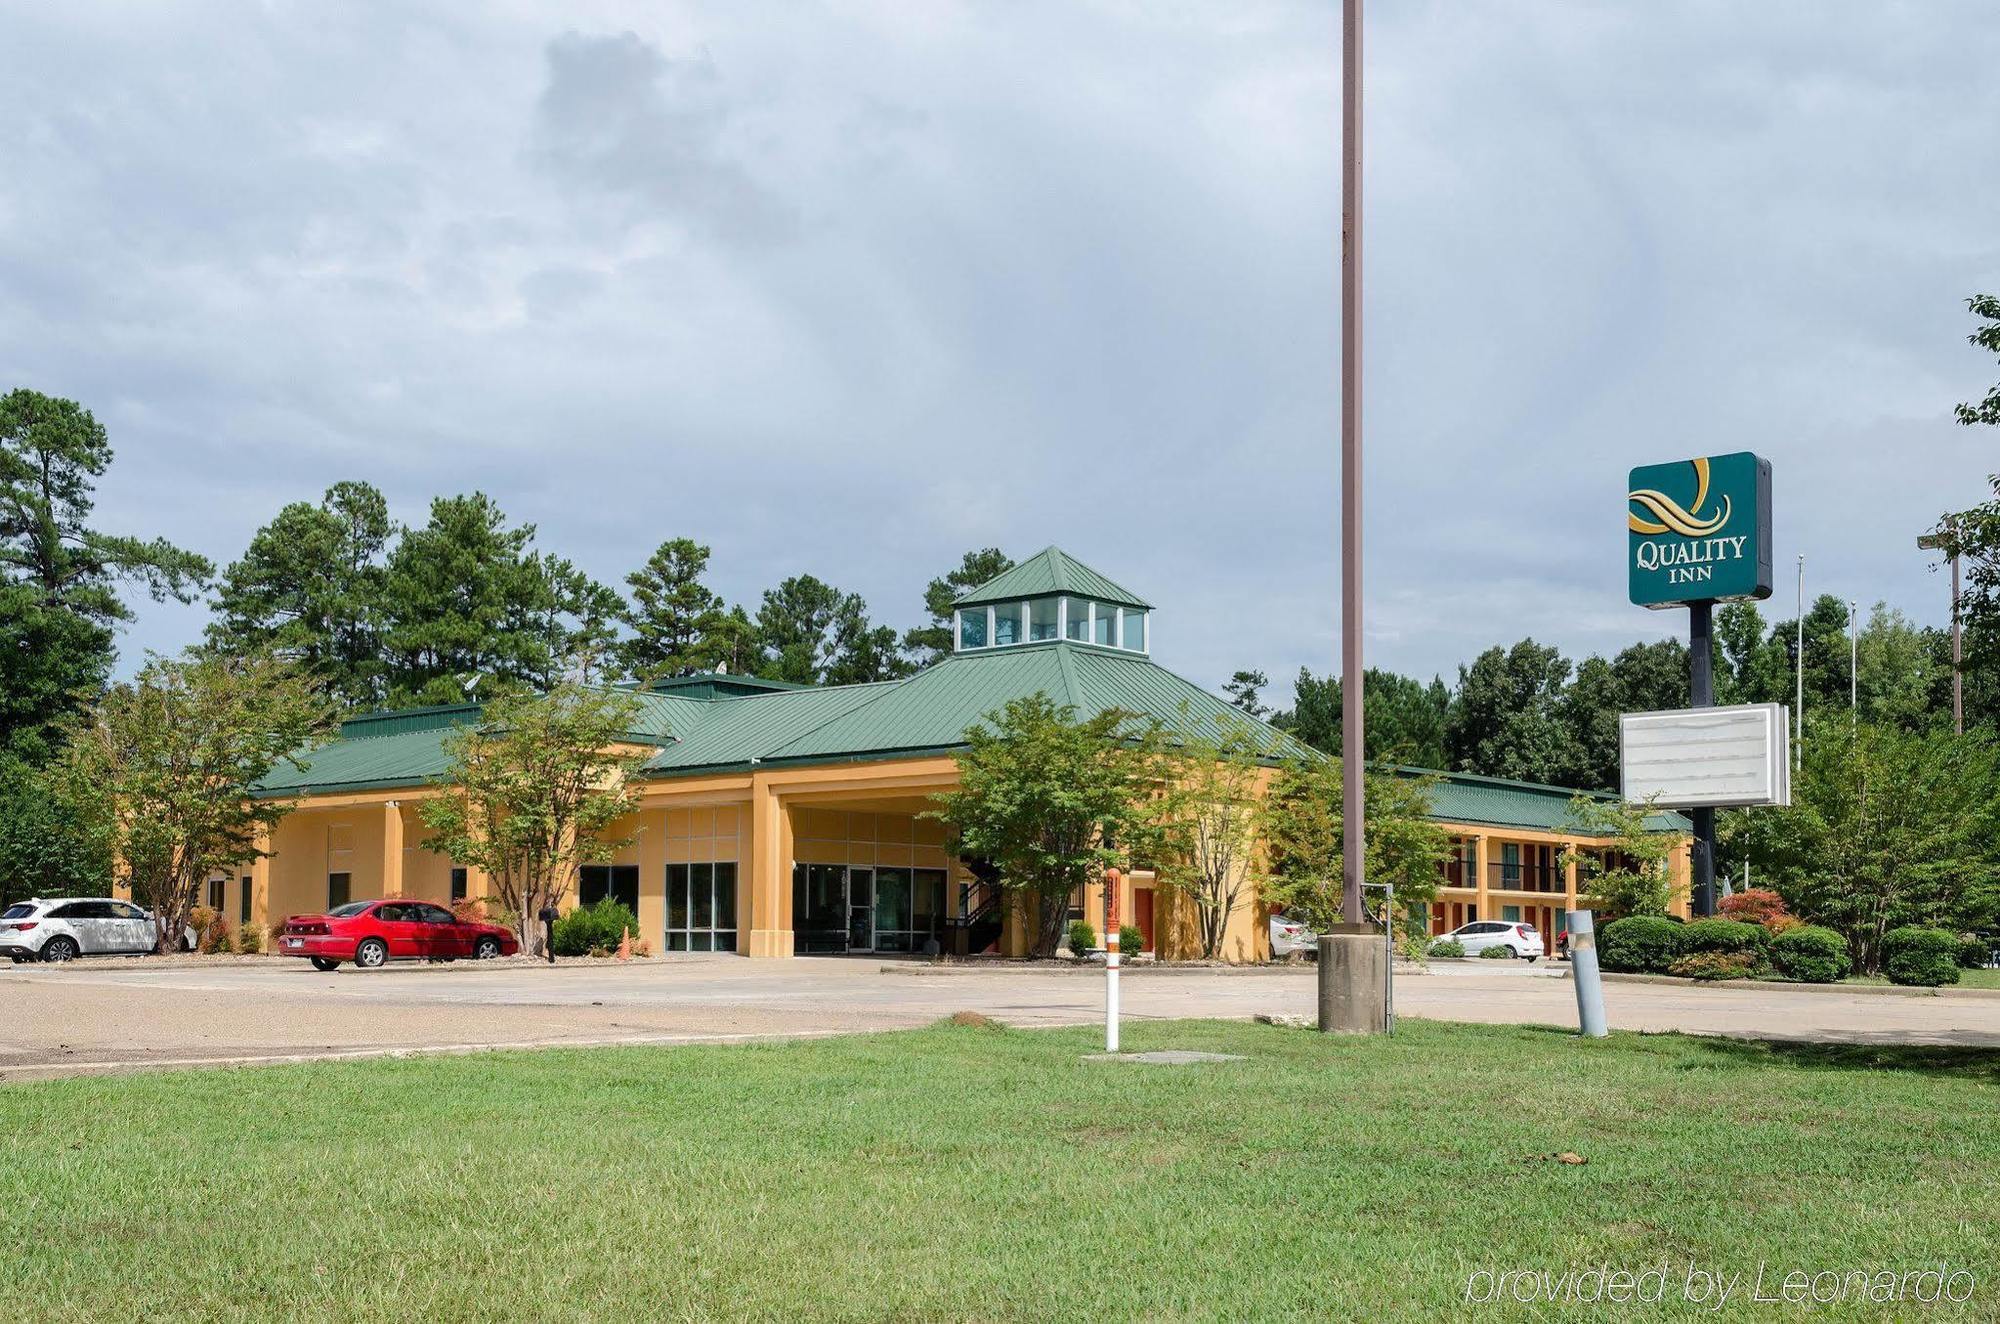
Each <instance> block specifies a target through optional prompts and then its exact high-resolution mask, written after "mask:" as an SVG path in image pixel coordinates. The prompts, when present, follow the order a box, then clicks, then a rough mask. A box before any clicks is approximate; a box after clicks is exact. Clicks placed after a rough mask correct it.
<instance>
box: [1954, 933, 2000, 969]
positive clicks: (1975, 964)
mask: <svg viewBox="0 0 2000 1324" xmlns="http://www.w3.org/2000/svg"><path fill="white" fill-rule="evenodd" d="M1992 959H1993V943H1992V942H1991V940H1989V939H1986V938H1982V937H1979V936H1978V935H1977V934H1970V933H1969V934H1967V935H1966V936H1965V937H1963V938H1960V939H1959V940H1958V964H1959V967H1960V968H1961V969H1965V970H1984V969H1985V968H1986V963H1987V962H1988V961H1990V960H1992Z"/></svg>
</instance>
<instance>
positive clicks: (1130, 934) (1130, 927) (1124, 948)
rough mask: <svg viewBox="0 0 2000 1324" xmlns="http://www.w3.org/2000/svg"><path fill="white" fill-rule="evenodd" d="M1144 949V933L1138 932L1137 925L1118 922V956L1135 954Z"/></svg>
mask: <svg viewBox="0 0 2000 1324" xmlns="http://www.w3.org/2000/svg"><path fill="white" fill-rule="evenodd" d="M1144 950H1146V935H1145V934H1143V933H1141V932H1139V926H1138V925H1137V924H1120V925H1119V926H1118V954H1119V955H1120V956H1137V955H1138V954H1139V953H1140V952H1142V951H1144Z"/></svg>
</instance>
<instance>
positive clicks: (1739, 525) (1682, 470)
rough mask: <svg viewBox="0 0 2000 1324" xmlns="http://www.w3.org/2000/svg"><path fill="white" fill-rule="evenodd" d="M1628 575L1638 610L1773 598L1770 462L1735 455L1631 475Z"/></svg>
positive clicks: (1646, 467)
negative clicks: (1695, 603)
mask: <svg viewBox="0 0 2000 1324" xmlns="http://www.w3.org/2000/svg"><path fill="white" fill-rule="evenodd" d="M1625 525H1626V528H1627V530H1628V531H1629V536H1628V538H1627V539H1626V541H1627V544H1628V547H1627V553H1626V554H1627V560H1628V565H1627V569H1628V570H1629V571H1630V572H1631V586H1632V601H1634V602H1636V603H1638V604H1639V605H1640V606H1642V607H1677V606H1681V605H1684V604H1686V603H1689V602H1704V601H1706V602H1730V601H1736V600H1739V599H1744V598H1768V597H1770V596H1771V462H1770V461H1769V460H1762V459H1759V458H1757V457H1756V456H1755V455H1752V454H1751V453H1750V452H1749V451H1737V452H1736V453H1735V454H1733V455H1710V456H1706V457H1704V458H1702V459H1699V460H1677V461H1675V462H1674V463H1672V464H1646V465H1641V466H1640V467H1639V468H1637V469H1634V470H1633V471H1632V484H1631V486H1630V487H1628V488H1627V489H1626V506H1625Z"/></svg>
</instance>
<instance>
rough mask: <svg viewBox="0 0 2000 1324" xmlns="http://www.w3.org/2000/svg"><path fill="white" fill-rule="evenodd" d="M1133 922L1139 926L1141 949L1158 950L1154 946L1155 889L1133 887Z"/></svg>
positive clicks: (1146, 950)
mask: <svg viewBox="0 0 2000 1324" xmlns="http://www.w3.org/2000/svg"><path fill="white" fill-rule="evenodd" d="M1132 922H1133V923H1134V924H1136V925H1138V927H1139V950H1140V951H1142V952H1156V951H1158V950H1159V948H1157V947H1155V946H1153V889H1152V888H1150V887H1135V888H1133V889H1132Z"/></svg>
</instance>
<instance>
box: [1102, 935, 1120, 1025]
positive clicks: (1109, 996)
mask: <svg viewBox="0 0 2000 1324" xmlns="http://www.w3.org/2000/svg"><path fill="white" fill-rule="evenodd" d="M1104 1051H1105V1052H1107V1053H1115V1052H1117V1051H1118V930H1116V929H1113V930H1111V936H1110V937H1109V938H1108V939H1106V940H1105V944H1104Z"/></svg>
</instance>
